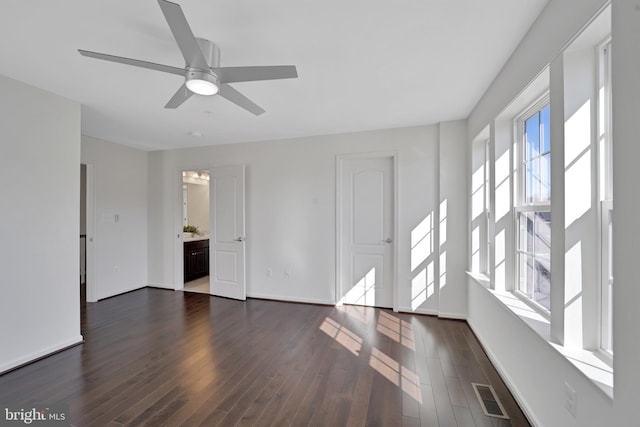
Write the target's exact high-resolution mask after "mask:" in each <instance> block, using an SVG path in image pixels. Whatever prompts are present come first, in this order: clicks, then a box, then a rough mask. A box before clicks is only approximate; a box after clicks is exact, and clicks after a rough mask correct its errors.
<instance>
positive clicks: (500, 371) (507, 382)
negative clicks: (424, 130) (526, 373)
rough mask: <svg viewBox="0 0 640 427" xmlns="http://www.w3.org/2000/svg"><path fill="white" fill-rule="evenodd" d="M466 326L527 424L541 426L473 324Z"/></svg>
mask: <svg viewBox="0 0 640 427" xmlns="http://www.w3.org/2000/svg"><path fill="white" fill-rule="evenodd" d="M467 325H469V327H470V328H471V330H472V331H473V333H474V334H475V336H476V337H477V338H478V341H480V344H481V345H482V349H483V350H484V351H485V353H487V357H488V358H489V360H490V361H491V364H492V365H493V367H494V368H496V371H498V374H499V375H500V378H502V381H503V382H504V384H505V385H506V386H507V388H508V389H509V391H510V392H511V395H512V396H513V398H514V399H515V400H516V402H518V406H520V409H522V412H523V413H524V415H525V416H526V417H527V420H529V423H530V424H531V425H532V426H541V425H542V424H541V423H540V421H539V420H538V419H537V418H536V417H535V416H534V415H533V413H532V412H531V410H530V409H529V406H528V405H527V402H526V401H525V400H524V398H523V397H522V395H521V394H520V392H519V390H518V388H517V387H516V386H515V385H514V384H513V382H511V379H510V378H509V375H508V374H507V371H506V370H505V369H504V368H503V367H502V365H501V364H500V362H499V360H498V358H497V357H496V356H495V355H494V354H493V353H492V352H491V349H490V348H489V347H488V346H487V345H486V344H485V343H484V342H483V341H482V336H481V335H480V334H479V333H478V332H477V331H476V329H475V328H474V327H473V324H472V323H471V322H469V321H467Z"/></svg>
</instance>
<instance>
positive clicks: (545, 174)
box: [540, 154, 551, 202]
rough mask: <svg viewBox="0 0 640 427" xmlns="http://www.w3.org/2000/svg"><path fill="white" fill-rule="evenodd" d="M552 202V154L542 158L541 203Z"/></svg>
mask: <svg viewBox="0 0 640 427" xmlns="http://www.w3.org/2000/svg"><path fill="white" fill-rule="evenodd" d="M550 200H551V154H545V155H544V156H542V157H541V158H540V201H541V202H548V201H550Z"/></svg>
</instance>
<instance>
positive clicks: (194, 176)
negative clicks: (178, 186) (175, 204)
mask: <svg viewBox="0 0 640 427" xmlns="http://www.w3.org/2000/svg"><path fill="white" fill-rule="evenodd" d="M209 182H210V174H209V171H208V170H186V171H183V172H182V244H183V255H184V263H183V277H184V288H183V289H184V290H185V291H188V292H201V293H210V290H211V282H210V280H209V273H210V272H209V268H210V267H209V265H210V263H209V229H210V219H209V218H210V212H209V210H210V209H209V194H210V191H209Z"/></svg>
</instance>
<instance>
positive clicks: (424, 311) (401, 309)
mask: <svg viewBox="0 0 640 427" xmlns="http://www.w3.org/2000/svg"><path fill="white" fill-rule="evenodd" d="M398 311H399V312H400V313H408V314H426V315H427V316H437V315H438V310H428V309H421V308H418V309H416V310H414V309H412V308H410V307H398Z"/></svg>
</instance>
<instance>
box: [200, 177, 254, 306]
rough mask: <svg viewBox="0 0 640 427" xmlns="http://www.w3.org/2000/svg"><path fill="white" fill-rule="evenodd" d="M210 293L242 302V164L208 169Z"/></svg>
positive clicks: (245, 296)
mask: <svg viewBox="0 0 640 427" xmlns="http://www.w3.org/2000/svg"><path fill="white" fill-rule="evenodd" d="M210 185H211V197H210V200H211V209H210V216H211V219H210V221H211V222H210V224H211V229H210V244H209V249H210V254H209V256H210V262H209V263H210V268H209V271H211V272H212V273H213V274H212V275H210V281H211V288H210V289H211V294H212V295H217V296H221V297H227V298H234V299H239V300H245V299H246V298H247V291H246V283H245V265H244V264H245V234H244V165H235V166H222V167H215V168H213V169H212V170H211V180H210Z"/></svg>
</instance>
